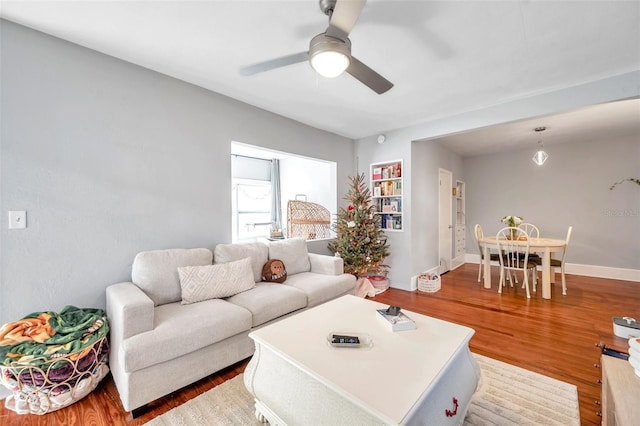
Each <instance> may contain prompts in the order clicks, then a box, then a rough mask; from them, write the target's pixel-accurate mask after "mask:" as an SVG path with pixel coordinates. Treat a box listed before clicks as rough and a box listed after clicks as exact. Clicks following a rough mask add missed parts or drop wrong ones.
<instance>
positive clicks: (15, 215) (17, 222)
mask: <svg viewBox="0 0 640 426" xmlns="http://www.w3.org/2000/svg"><path fill="white" fill-rule="evenodd" d="M26 227H27V212H26V211H24V210H23V211H10V212H9V229H24V228H26Z"/></svg>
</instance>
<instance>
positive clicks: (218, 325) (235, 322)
mask: <svg viewBox="0 0 640 426" xmlns="http://www.w3.org/2000/svg"><path fill="white" fill-rule="evenodd" d="M250 328H251V312H249V311H248V310H246V309H244V308H242V307H240V306H238V305H234V304H233V303H229V302H227V301H225V300H223V299H211V300H205V301H204V302H200V303H194V304H192V305H182V304H180V303H169V304H165V305H162V306H158V307H157V308H155V312H154V327H153V330H152V331H148V332H146V333H142V334H138V335H135V336H132V337H130V338H128V339H125V340H124V342H123V344H122V351H123V352H124V370H125V371H126V372H129V373H130V372H133V371H138V370H141V369H143V368H146V367H149V366H151V365H155V364H160V363H162V362H165V361H168V360H172V359H175V358H178V357H180V356H182V355H185V354H188V353H191V352H193V351H195V350H198V349H200V348H204V347H205V346H209V345H211V344H214V343H216V342H220V341H222V340H224V339H226V338H228V337H231V336H235V335H236V334H238V333H242V332H243V331H248V330H249V329H250ZM193 368H196V367H193Z"/></svg>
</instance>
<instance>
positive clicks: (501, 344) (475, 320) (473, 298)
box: [0, 264, 640, 426]
mask: <svg viewBox="0 0 640 426" xmlns="http://www.w3.org/2000/svg"><path fill="white" fill-rule="evenodd" d="M477 274H478V266H477V265H475V264H465V265H462V266H461V267H459V268H457V269H456V270H454V271H451V272H449V273H447V274H445V275H443V276H442V288H441V290H440V291H438V292H436V293H422V292H417V291H416V292H409V291H402V290H397V289H389V290H387V291H386V292H384V293H381V294H379V295H377V296H376V297H375V298H374V300H376V301H378V302H381V303H385V304H388V305H398V306H401V307H402V308H403V309H405V310H409V311H415V312H419V313H422V314H425V315H429V316H433V317H435V318H440V319H443V320H446V321H451V322H455V323H458V324H462V325H466V326H468V327H471V328H473V329H474V330H475V331H476V333H475V335H474V336H473V338H472V339H471V341H470V347H471V350H472V351H473V352H475V353H478V354H480V355H485V356H488V357H491V358H495V359H498V360H500V361H504V362H507V363H509V364H513V365H517V366H519V367H522V368H526V369H528V370H531V371H535V372H537V373H540V374H544V375H547V376H549V377H553V378H556V379H558V380H562V381H564V382H567V383H571V384H574V385H576V386H577V387H578V397H579V404H580V416H581V419H582V424H583V425H599V424H600V421H601V419H600V417H599V416H598V412H599V411H600V407H599V406H598V405H597V404H596V402H597V401H599V400H600V384H599V382H598V381H599V380H600V374H601V373H600V369H599V367H598V366H599V362H600V361H599V359H600V353H601V348H600V347H599V346H597V345H598V344H606V345H608V346H610V347H612V348H614V349H616V350H621V351H626V350H627V349H628V343H627V340H626V339H622V338H620V337H616V336H615V335H614V334H613V326H612V323H611V318H612V317H613V316H631V317H635V318H640V283H637V282H628V281H619V280H609V279H601V278H594V277H582V276H577V275H567V287H568V294H567V295H566V296H562V294H561V285H560V276H559V275H557V276H556V283H555V284H553V287H552V295H553V298H552V299H551V300H545V299H542V297H541V296H542V294H541V293H542V292H541V291H540V289H539V288H538V291H537V292H536V293H533V292H532V298H531V299H530V300H527V299H526V296H525V293H524V289H522V288H520V286H519V285H514V287H507V288H505V289H504V290H503V293H502V294H501V295H499V294H498V292H497V289H496V287H495V284H494V288H492V289H485V288H483V286H482V285H481V284H479V283H478V282H477V277H478V275H477ZM497 277H498V272H497V269H495V268H494V269H493V271H492V281H493V282H494V283H497V282H498V281H497ZM247 362H248V360H244V361H241V362H239V363H237V364H235V365H233V366H231V367H228V368H226V369H224V370H222V371H219V372H218V373H216V374H213V375H211V376H209V377H207V378H205V379H202V380H200V381H198V382H196V383H195V384H192V385H191V386H187V387H186V388H184V389H181V390H179V391H176V392H173V393H172V394H170V395H167V396H165V397H163V398H161V399H159V400H157V401H154V402H152V403H151V404H149V405H148V406H147V407H146V411H145V412H144V413H143V414H142V415H140V417H138V418H136V419H134V418H132V416H131V414H130V413H127V412H125V411H123V409H122V405H121V404H120V400H119V396H118V391H117V389H116V387H115V385H114V383H113V380H112V378H111V376H110V375H108V376H107V377H106V378H105V379H104V380H103V381H102V383H100V385H99V386H98V387H97V388H96V390H95V391H94V392H92V393H91V394H90V395H89V396H87V397H86V398H84V399H82V400H81V401H79V402H77V403H75V404H73V405H71V406H69V407H67V408H64V409H62V410H59V411H56V412H54V413H50V414H47V415H44V416H37V415H18V414H16V413H14V412H13V411H10V410H8V409H6V408H5V407H4V405H2V406H1V407H0V426H5V425H6V426H13V425H16V426H18V425H24V426H36V425H37V426H41V425H42V426H48V425H62V424H63V425H100V426H101V425H142V424H144V423H145V422H147V421H149V420H151V419H153V418H154V417H156V416H158V415H160V414H162V413H164V412H166V411H168V410H169V409H171V408H173V407H175V406H178V405H180V404H182V403H184V402H185V401H188V400H190V399H192V398H194V397H196V396H198V395H200V394H202V393H204V392H206V391H207V390H209V389H211V388H213V387H215V386H217V385H219V384H221V383H224V382H225V381H226V380H229V379H231V378H233V377H235V376H236V375H238V374H240V373H242V372H243V371H244V368H245V367H246V365H247ZM381 368H384V366H381Z"/></svg>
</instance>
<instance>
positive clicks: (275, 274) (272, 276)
mask: <svg viewBox="0 0 640 426" xmlns="http://www.w3.org/2000/svg"><path fill="white" fill-rule="evenodd" d="M286 279H287V270H286V269H285V267H284V263H282V261H281V260H279V259H271V260H269V261H268V262H267V263H265V264H264V266H263V267H262V281H267V282H273V283H283V282H284V281H285V280H286Z"/></svg>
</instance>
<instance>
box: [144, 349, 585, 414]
mask: <svg viewBox="0 0 640 426" xmlns="http://www.w3.org/2000/svg"><path fill="white" fill-rule="evenodd" d="M474 356H475V357H476V359H477V360H478V364H479V365H480V370H481V372H482V376H481V379H480V384H479V388H478V391H477V392H476V393H475V394H474V396H473V399H472V401H471V404H470V405H469V410H468V411H467V416H466V417H465V420H464V424H465V425H470V426H471V425H483V426H484V425H498V426H502V425H505V426H506V425H545V426H552V425H558V426H569V425H580V411H579V408H578V389H577V388H576V387H575V386H574V385H571V384H569V383H565V382H561V381H559V380H556V379H552V378H551V377H547V376H543V375H541V374H538V373H534V372H533V371H529V370H524V369H522V368H519V367H515V366H513V365H510V364H506V363H504V362H500V361H496V360H494V359H491V358H487V357H484V356H482V355H477V354H474ZM254 412H255V410H254V402H253V398H252V396H251V394H250V393H249V392H248V391H247V389H246V388H245V387H244V382H243V380H242V375H239V376H236V377H234V378H233V379H231V380H227V381H226V382H224V383H223V384H221V385H219V386H216V387H215V388H213V389H211V390H209V391H207V392H205V393H204V394H202V395H200V396H197V397H196V398H194V399H192V400H191V401H188V402H186V403H184V404H182V405H181V406H179V407H176V408H174V409H172V410H171V411H168V412H166V413H165V414H163V415H161V416H159V417H156V418H155V419H153V420H151V421H149V422H148V423H146V425H148V426H173V425H184V426H205V425H207V426H208V425H260V423H259V422H258V421H257V420H256V418H255V415H254Z"/></svg>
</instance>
